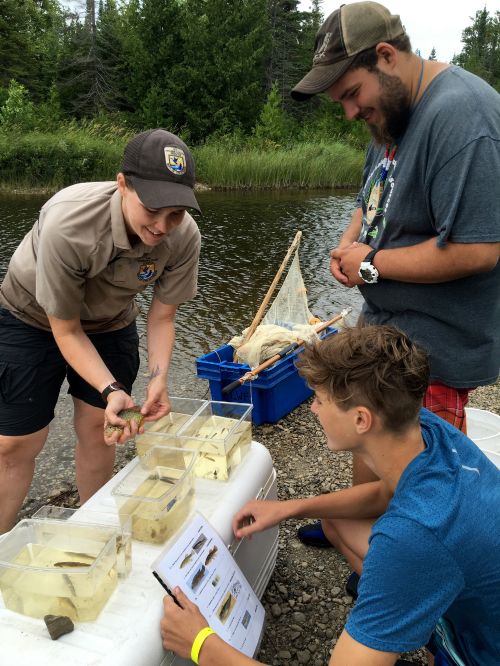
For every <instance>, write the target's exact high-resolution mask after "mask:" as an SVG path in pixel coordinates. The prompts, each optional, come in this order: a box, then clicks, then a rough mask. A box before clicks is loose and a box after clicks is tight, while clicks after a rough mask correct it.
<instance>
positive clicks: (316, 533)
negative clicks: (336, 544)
mask: <svg viewBox="0 0 500 666" xmlns="http://www.w3.org/2000/svg"><path fill="white" fill-rule="evenodd" d="M297 536H298V538H299V540H300V541H302V543H303V544H305V545H306V546H316V548H333V546H332V544H331V543H330V542H329V541H328V539H327V538H326V536H325V533H324V532H323V528H322V527H321V522H320V521H319V520H318V522H317V523H309V525H304V526H303V527H299V529H298V530H297Z"/></svg>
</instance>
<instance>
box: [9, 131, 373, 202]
mask: <svg viewBox="0 0 500 666" xmlns="http://www.w3.org/2000/svg"><path fill="white" fill-rule="evenodd" d="M125 143H126V140H125V139H124V138H123V137H99V136H92V135H89V134H87V133H85V132H83V131H71V132H65V133H54V134H48V133H40V132H31V133H26V134H9V135H7V134H2V133H0V173H2V182H1V184H0V192H5V193H11V194H24V195H26V194H50V193H52V192H55V191H56V190H59V189H61V188H62V187H66V186H68V185H70V184H73V183H77V182H89V181H100V180H113V179H114V178H115V176H116V173H117V171H118V170H119V168H120V161H121V155H122V152H123V148H124V146H125ZM192 150H193V154H194V158H195V162H196V171H197V179H198V182H199V185H198V188H199V190H204V189H213V190H238V189H247V190H248V189H252V190H262V189H325V188H328V189H339V188H346V187H354V188H356V187H357V186H358V184H359V182H360V180H361V174H362V168H363V160H364V154H363V151H362V150H359V149H357V148H353V147H352V146H350V145H348V144H346V143H342V142H340V141H328V142H327V141H324V142H323V141H321V142H307V143H305V142H304V143H295V144H293V145H288V146H281V145H276V144H272V145H269V144H262V145H259V144H257V143H255V141H252V140H249V141H248V143H247V144H243V145H239V146H231V145H228V144H227V142H224V141H220V142H216V141H212V142H210V143H207V144H204V145H201V146H195V147H193V149H192Z"/></svg>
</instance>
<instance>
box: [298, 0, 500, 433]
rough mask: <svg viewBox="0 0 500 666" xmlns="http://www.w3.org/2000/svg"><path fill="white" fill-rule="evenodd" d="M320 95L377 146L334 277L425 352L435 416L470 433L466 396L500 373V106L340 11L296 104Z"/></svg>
mask: <svg viewBox="0 0 500 666" xmlns="http://www.w3.org/2000/svg"><path fill="white" fill-rule="evenodd" d="M320 92H326V94H327V95H328V96H329V97H330V98H331V99H332V100H333V101H334V102H340V103H341V104H342V106H343V108H344V112H345V114H346V117H347V118H348V119H354V118H360V119H362V120H364V121H365V122H366V123H367V125H368V126H369V128H370V130H371V132H372V135H373V140H372V143H371V144H370V147H369V149H368V152H367V156H366V162H365V168H364V173H363V184H362V188H361V191H360V193H359V195H358V199H357V204H358V205H357V208H356V210H355V212H354V214H353V217H352V221H351V224H350V225H349V227H348V228H347V229H346V231H345V232H344V234H343V236H342V238H341V241H340V243H339V246H338V247H337V248H336V249H334V250H332V252H331V272H332V274H333V276H334V277H335V279H337V280H338V281H339V282H340V283H341V284H343V285H345V286H346V287H354V286H359V289H360V291H361V293H362V295H363V298H364V300H365V303H364V307H363V311H362V317H361V319H362V321H363V322H366V323H368V324H390V325H393V326H396V327H398V328H400V329H401V330H403V331H404V332H405V333H407V334H408V335H410V336H411V337H412V338H413V339H414V340H415V341H416V342H418V343H419V344H420V345H421V346H422V347H424V348H425V349H426V350H427V352H428V353H429V354H430V358H431V385H430V387H429V391H428V392H427V394H426V398H425V401H424V406H426V407H428V408H429V409H431V410H432V411H434V412H436V413H438V414H439V415H440V416H443V417H444V418H446V419H447V420H449V421H450V422H451V423H453V424H454V425H455V426H457V427H459V428H462V429H464V430H465V412H464V407H465V404H466V402H467V393H468V390H470V389H472V388H475V387H476V386H480V385H484V384H491V383H493V382H495V381H496V379H497V377H498V372H499V367H500V336H499V335H498V330H499V329H500V264H499V263H498V256H499V247H500V245H499V241H500V207H499V206H498V200H499V198H500V178H499V174H500V96H499V95H498V93H497V92H496V91H494V90H493V89H492V88H491V87H490V86H488V85H487V84H486V83H485V82H484V81H482V80H481V79H479V78H478V77H476V76H474V75H473V74H470V73H468V72H465V71H464V70H462V69H460V68H458V67H454V66H450V65H447V64H445V63H440V62H435V61H426V60H422V59H421V58H420V57H419V56H417V55H415V54H414V53H413V52H412V50H411V45H410V41H409V39H408V36H407V35H406V33H405V31H404V28H403V26H402V24H401V21H400V19H399V16H397V15H392V14H390V12H389V11H388V10H387V9H386V8H385V7H383V6H382V5H379V4H378V3H374V2H361V3H355V4H350V5H343V6H342V7H341V8H340V9H339V10H336V11H335V12H333V14H331V15H330V16H329V17H328V18H327V19H326V21H325V23H324V24H323V26H322V27H321V28H320V30H319V32H318V35H317V40H316V53H315V55H314V60H313V67H312V69H311V71H310V72H308V74H307V75H306V76H305V77H304V78H303V79H302V80H301V81H300V82H299V83H298V84H297V86H296V87H295V88H294V90H293V91H292V96H293V97H295V98H296V99H299V100H302V99H307V98H309V97H311V96H312V95H314V94H316V93H320Z"/></svg>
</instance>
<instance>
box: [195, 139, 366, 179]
mask: <svg viewBox="0 0 500 666" xmlns="http://www.w3.org/2000/svg"><path fill="white" fill-rule="evenodd" d="M195 155H196V165H197V175H198V180H200V181H201V182H202V183H205V184H206V185H209V186H210V187H217V188H227V189H233V188H234V189H238V188H248V189H262V188H276V189H278V188H286V187H290V188H292V187H294V188H332V187H349V186H353V185H356V186H357V185H358V184H359V183H360V182H361V174H362V168H363V161H364V156H363V153H362V151H358V150H355V149H354V148H351V147H350V146H347V145H345V144H342V143H299V144H295V145H294V146H292V147H290V148H283V147H276V148H274V149H273V148H269V149H267V150H266V149H259V148H258V147H248V148H243V149H241V150H238V151H228V150H227V149H225V148H224V147H223V146H218V145H216V144H215V145H206V146H202V147H199V148H198V149H197V150H196V151H195Z"/></svg>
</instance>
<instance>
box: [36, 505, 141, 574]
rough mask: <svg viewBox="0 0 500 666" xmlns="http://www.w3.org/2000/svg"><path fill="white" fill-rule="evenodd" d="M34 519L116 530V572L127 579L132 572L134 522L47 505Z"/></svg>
mask: <svg viewBox="0 0 500 666" xmlns="http://www.w3.org/2000/svg"><path fill="white" fill-rule="evenodd" d="M32 517H33V518H37V519H39V520H41V519H44V520H60V521H65V520H69V521H72V522H78V523H86V524H90V525H105V526H106V527H112V528H114V529H115V530H116V570H117V573H118V577H119V578H126V577H127V576H128V575H129V573H130V572H131V570H132V521H131V520H128V521H127V520H124V519H122V520H120V517H119V516H118V513H117V512H112V511H99V510H93V509H88V508H87V506H86V505H84V506H83V507H82V508H80V509H69V508H67V507H63V506H54V505H52V504H47V505H46V506H42V507H41V508H40V509H38V511H37V512H36V513H34V514H33V516H32Z"/></svg>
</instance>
